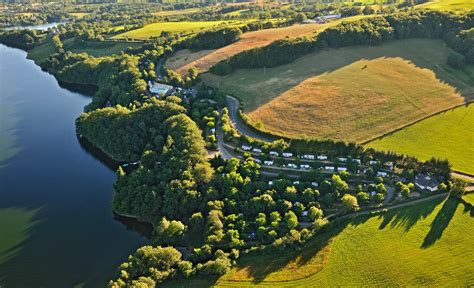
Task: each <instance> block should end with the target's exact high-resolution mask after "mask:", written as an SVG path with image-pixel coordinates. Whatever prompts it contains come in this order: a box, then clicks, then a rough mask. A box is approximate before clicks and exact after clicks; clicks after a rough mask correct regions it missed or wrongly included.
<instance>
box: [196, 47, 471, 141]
mask: <svg viewBox="0 0 474 288" xmlns="http://www.w3.org/2000/svg"><path fill="white" fill-rule="evenodd" d="M450 51H451V50H450V49H449V48H447V47H446V45H445V44H444V43H443V42H441V41H438V40H426V39H425V40H422V39H412V40H403V41H394V42H390V43H387V44H383V45H381V46H377V47H348V48H341V49H333V50H329V51H323V52H320V53H313V54H310V55H306V56H304V57H301V58H299V59H297V60H296V61H294V62H293V63H290V64H287V65H283V66H279V67H275V68H267V69H242V70H238V71H236V72H234V73H232V74H230V75H227V76H223V77H220V76H215V75H210V74H209V75H205V76H204V77H203V78H204V80H205V82H206V83H208V84H210V85H214V86H218V87H220V89H221V90H223V91H225V92H228V93H230V94H233V95H234V96H236V97H238V98H240V99H241V100H242V102H243V105H244V112H245V113H246V114H247V115H248V116H249V118H250V120H251V121H253V122H254V124H255V125H257V127H259V129H262V130H265V131H268V132H271V133H274V134H277V135H283V136H288V137H302V136H309V137H318V138H325V139H336V140H348V141H356V142H364V141H366V140H369V139H372V138H375V137H377V136H380V135H382V134H384V133H387V132H389V131H393V130H395V129H397V128H400V127H403V126H405V125H407V124H409V123H412V122H414V121H416V120H419V119H421V118H424V117H428V116H430V115H432V114H434V113H436V112H438V111H441V110H444V109H447V108H450V107H453V106H456V105H459V104H462V103H464V102H466V101H468V100H470V99H472V98H474V87H473V85H474V83H473V82H472V78H471V77H472V76H470V75H469V74H468V72H463V71H458V70H454V69H452V68H450V67H449V66H447V64H446V58H447V55H448V54H449V53H450ZM471 73H472V72H471ZM381 111H384V112H383V113H380V112H381Z"/></svg>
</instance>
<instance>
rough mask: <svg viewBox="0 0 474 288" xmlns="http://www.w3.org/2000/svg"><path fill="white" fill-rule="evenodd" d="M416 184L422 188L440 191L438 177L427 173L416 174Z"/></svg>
mask: <svg viewBox="0 0 474 288" xmlns="http://www.w3.org/2000/svg"><path fill="white" fill-rule="evenodd" d="M415 185H416V186H417V187H418V188H420V189H422V190H428V191H431V192H436V191H438V185H439V183H438V181H437V180H436V179H434V178H433V177H431V176H429V175H427V174H419V175H417V176H416V181H415Z"/></svg>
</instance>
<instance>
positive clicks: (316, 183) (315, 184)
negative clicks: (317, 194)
mask: <svg viewBox="0 0 474 288" xmlns="http://www.w3.org/2000/svg"><path fill="white" fill-rule="evenodd" d="M311 186H313V187H316V188H318V187H319V184H318V182H311Z"/></svg>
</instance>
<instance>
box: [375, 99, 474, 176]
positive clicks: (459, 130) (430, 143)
mask: <svg viewBox="0 0 474 288" xmlns="http://www.w3.org/2000/svg"><path fill="white" fill-rule="evenodd" d="M473 143H474V105H469V106H467V107H466V106H463V107H459V108H456V109H453V110H450V111H447V112H444V113H441V114H439V115H436V116H433V117H430V118H428V119H426V120H423V121H421V122H419V123H416V124H414V125H412V126H409V127H407V128H405V129H402V130H401V131H397V132H395V133H393V134H391V135H389V136H387V137H383V138H381V139H378V140H375V141H372V142H370V143H369V144H368V145H367V146H368V147H371V148H376V149H379V150H391V151H395V152H398V153H404V154H407V155H413V156H416V157H418V158H420V159H422V160H427V159H429V158H431V157H432V156H436V157H438V158H442V159H444V158H447V159H449V161H450V162H451V163H452V165H453V168H454V169H455V170H458V171H462V172H465V173H469V174H474V146H473Z"/></svg>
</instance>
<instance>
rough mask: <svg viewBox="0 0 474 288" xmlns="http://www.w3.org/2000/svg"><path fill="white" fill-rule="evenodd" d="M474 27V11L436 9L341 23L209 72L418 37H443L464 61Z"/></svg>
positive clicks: (241, 55)
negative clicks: (333, 49) (325, 50)
mask: <svg viewBox="0 0 474 288" xmlns="http://www.w3.org/2000/svg"><path fill="white" fill-rule="evenodd" d="M473 26H474V13H471V14H467V15H454V14H450V13H444V12H434V11H420V12H406V13H397V14H393V15H387V16H378V17H373V18H367V19H362V20H358V21H354V22H342V23H341V24H339V25H337V26H335V27H331V28H328V29H326V30H324V31H323V32H321V33H319V34H318V35H317V36H316V37H315V38H297V39H283V40H279V41H275V42H273V43H272V44H270V45H268V46H265V47H260V48H254V49H252V50H247V51H244V52H241V53H239V54H237V55H234V56H232V57H231V58H229V59H227V60H224V61H222V62H219V63H217V64H216V65H215V66H213V67H212V68H211V70H210V71H211V72H212V73H215V74H218V75H225V74H229V73H231V72H232V71H233V70H235V69H240V68H260V67H274V66H279V65H282V64H286V63H289V62H291V61H293V60H295V59H297V58H299V57H301V56H303V55H305V54H308V53H311V52H316V51H319V50H321V49H325V48H328V47H331V48H338V47H345V46H352V45H378V44H381V43H384V42H387V41H390V40H396V39H407V38H415V37H418V38H440V39H443V40H444V41H445V42H446V43H447V44H448V45H449V46H450V47H451V48H453V49H454V50H455V51H457V52H459V53H460V54H461V55H462V61H465V60H467V61H472V56H471V55H472V54H474V46H473V45H472V44H473V42H472V39H470V38H469V37H466V36H465V35H466V32H465V31H464V30H468V29H471V28H472V27H473ZM467 55H469V56H467ZM466 56H467V57H466ZM465 58H466V59H465ZM469 63H471V62H469Z"/></svg>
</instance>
